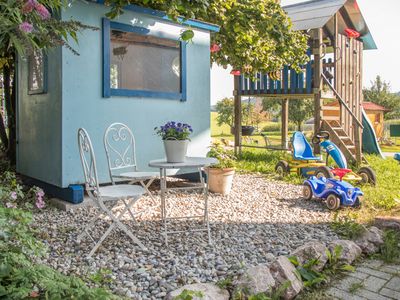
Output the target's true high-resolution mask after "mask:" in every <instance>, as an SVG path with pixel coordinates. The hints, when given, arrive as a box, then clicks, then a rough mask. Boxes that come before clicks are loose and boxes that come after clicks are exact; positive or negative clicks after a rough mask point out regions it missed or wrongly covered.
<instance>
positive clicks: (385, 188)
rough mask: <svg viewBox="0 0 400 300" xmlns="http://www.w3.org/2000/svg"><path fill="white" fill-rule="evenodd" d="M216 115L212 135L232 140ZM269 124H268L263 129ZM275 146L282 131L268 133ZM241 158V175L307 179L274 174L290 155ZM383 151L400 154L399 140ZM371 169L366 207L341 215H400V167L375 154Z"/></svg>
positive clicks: (252, 141)
mask: <svg viewBox="0 0 400 300" xmlns="http://www.w3.org/2000/svg"><path fill="white" fill-rule="evenodd" d="M216 116H217V114H216V113H215V112H213V113H211V132H212V136H213V139H214V140H221V139H222V138H224V139H226V140H230V141H233V136H232V135H231V134H230V128H229V126H217V122H216ZM265 125H268V123H266V124H263V125H261V126H260V128H262V127H263V126H265ZM266 134H267V135H268V137H269V139H270V141H271V144H272V145H280V140H281V137H280V134H281V133H280V132H279V131H273V132H266ZM242 142H243V144H244V145H246V144H247V145H258V146H265V141H264V138H263V137H262V136H260V135H259V134H256V135H253V136H251V137H249V138H244V139H243V141H242ZM242 151H243V152H242V156H241V157H240V158H239V159H238V161H237V170H238V172H256V173H261V174H264V175H265V176H267V177H269V178H272V179H283V180H285V181H287V182H291V183H295V184H301V183H302V182H303V181H304V178H300V177H298V176H297V175H290V176H288V177H285V178H278V177H277V175H276V173H275V165H276V163H277V162H278V161H279V160H281V159H287V158H288V156H289V154H288V153H286V152H283V151H273V150H266V149H253V148H245V147H244V148H243V150H242ZM382 151H384V152H400V139H398V140H397V145H395V146H382ZM366 158H367V160H368V162H369V164H370V166H371V167H372V168H373V169H374V170H375V172H376V175H377V181H378V182H377V185H376V186H370V185H364V186H360V187H361V189H362V191H363V192H364V193H365V197H364V204H363V207H362V208H361V209H359V210H354V209H343V210H341V213H343V212H344V213H351V214H352V215H354V216H355V217H356V218H358V219H360V220H363V221H368V220H369V219H371V217H373V216H375V215H379V214H384V215H385V214H386V215H391V214H396V213H397V214H400V164H399V163H397V162H396V161H395V160H394V159H392V158H387V159H382V158H379V157H377V156H374V155H367V156H366Z"/></svg>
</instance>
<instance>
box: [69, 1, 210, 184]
mask: <svg viewBox="0 0 400 300" xmlns="http://www.w3.org/2000/svg"><path fill="white" fill-rule="evenodd" d="M105 12H107V8H106V7H104V6H102V5H98V4H90V3H84V2H73V4H72V6H71V8H70V9H69V10H68V11H67V12H64V13H63V19H70V17H73V18H74V19H77V20H80V21H82V22H83V23H85V24H88V25H92V26H96V27H98V28H99V29H101V21H102V17H103V16H104V13H105ZM115 21H116V22H120V23H125V24H133V23H134V24H135V26H145V27H147V28H148V29H150V31H152V32H156V33H157V35H159V36H160V35H161V36H163V35H164V36H166V37H171V36H175V37H177V38H178V37H179V33H180V31H181V30H182V29H183V27H181V26H179V25H173V24H171V23H170V22H165V21H160V20H158V19H152V18H149V17H148V16H146V15H143V14H139V13H134V12H130V11H127V12H125V14H123V15H122V16H121V17H120V18H119V19H118V20H115ZM101 39H102V32H101V30H99V31H90V30H87V31H84V32H83V33H82V34H80V35H79V45H75V47H76V49H77V50H78V52H79V53H80V55H79V56H76V55H74V54H73V53H71V52H70V51H69V50H68V49H66V48H63V49H62V87H63V88H62V112H63V113H62V134H61V136H62V187H67V186H68V185H69V184H74V183H81V182H82V181H83V175H82V170H81V165H80V161H79V154H78V145H77V138H76V133H77V130H78V128H79V127H84V128H86V129H87V131H88V132H89V134H90V135H91V138H92V142H93V145H94V150H95V153H96V156H97V162H98V171H99V177H100V181H102V182H108V181H109V178H108V173H107V163H106V157H105V152H104V148H103V133H104V131H105V129H106V127H107V126H108V125H109V124H111V123H112V122H123V123H126V124H127V125H128V126H129V127H130V128H131V129H132V130H133V132H134V134H135V138H136V143H137V159H138V165H139V167H140V168H141V169H147V163H148V161H149V160H151V159H156V158H161V157H163V156H164V150H163V145H162V141H161V140H160V138H159V137H157V136H156V135H155V134H154V130H153V129H154V127H155V126H160V125H163V123H165V122H167V121H170V120H177V121H183V122H186V123H189V124H191V125H192V127H193V128H194V130H195V132H194V134H193V136H192V142H191V143H190V146H189V155H205V154H206V152H207V147H208V145H209V143H210V130H209V127H210V109H209V108H210V56H209V45H210V37H209V33H208V32H207V31H202V30H195V38H194V40H193V43H190V44H188V45H187V52H186V55H187V86H186V93H187V101H186V102H181V101H179V100H167V99H156V98H139V97H117V96H112V97H110V98H103V97H102V89H103V85H102V81H103V77H102V76H103V75H102V72H103V70H102V46H101V45H102V40H101Z"/></svg>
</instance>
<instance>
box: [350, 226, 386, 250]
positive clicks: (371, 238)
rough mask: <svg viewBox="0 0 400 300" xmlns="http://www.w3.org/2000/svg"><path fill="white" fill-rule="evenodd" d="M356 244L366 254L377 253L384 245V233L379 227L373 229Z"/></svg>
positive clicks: (365, 233)
mask: <svg viewBox="0 0 400 300" xmlns="http://www.w3.org/2000/svg"><path fill="white" fill-rule="evenodd" d="M355 243H356V244H357V245H358V246H359V247H360V248H361V250H362V252H363V253H365V254H373V253H376V252H378V251H379V247H380V246H381V245H382V244H383V231H382V230H380V229H379V228H377V227H371V228H369V229H368V230H366V231H365V232H364V233H363V234H362V235H361V237H359V238H358V239H356V240H355Z"/></svg>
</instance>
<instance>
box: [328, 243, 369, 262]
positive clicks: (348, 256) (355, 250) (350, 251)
mask: <svg viewBox="0 0 400 300" xmlns="http://www.w3.org/2000/svg"><path fill="white" fill-rule="evenodd" d="M337 246H341V247H342V252H341V253H340V258H339V260H341V261H343V262H345V263H347V264H352V263H353V262H354V261H355V260H356V259H357V258H358V257H359V256H360V255H361V253H362V251H361V248H360V247H359V246H358V245H357V244H356V243H354V242H353V241H348V240H336V241H333V242H332V243H330V244H329V246H328V249H329V251H330V252H331V253H334V251H335V248H336V247H337Z"/></svg>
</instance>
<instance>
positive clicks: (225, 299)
mask: <svg viewBox="0 0 400 300" xmlns="http://www.w3.org/2000/svg"><path fill="white" fill-rule="evenodd" d="M184 290H188V291H194V292H201V293H202V295H203V296H202V297H193V300H229V292H228V291H227V290H223V289H221V288H219V287H217V286H216V285H215V284H212V283H195V284H189V285H185V286H183V287H181V288H179V289H177V290H175V291H172V292H170V293H169V294H168V295H167V298H166V299H167V300H173V299H174V298H175V297H178V296H179V295H180V294H181V293H182V292H183V291H184Z"/></svg>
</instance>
